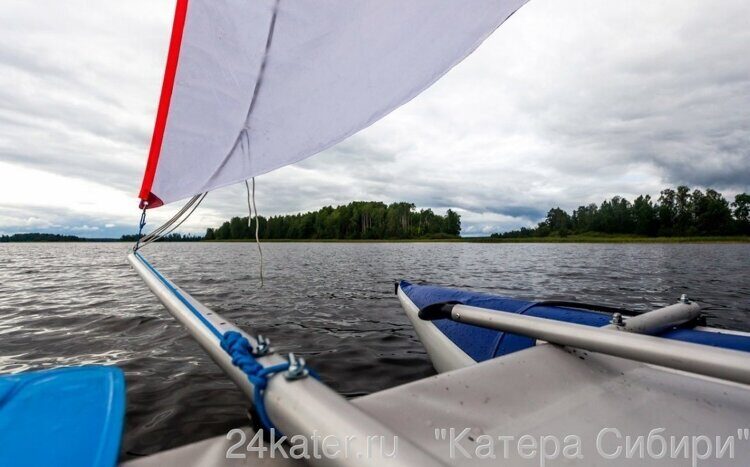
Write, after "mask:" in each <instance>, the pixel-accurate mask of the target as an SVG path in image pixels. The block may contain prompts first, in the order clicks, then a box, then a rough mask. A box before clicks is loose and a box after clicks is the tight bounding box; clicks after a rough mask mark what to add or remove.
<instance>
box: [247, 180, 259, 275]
mask: <svg viewBox="0 0 750 467" xmlns="http://www.w3.org/2000/svg"><path fill="white" fill-rule="evenodd" d="M251 180H252V184H253V188H252V196H251V194H250V186H249V185H248V184H247V180H245V188H247V210H248V211H249V214H248V216H247V226H248V227H252V223H251V219H252V217H253V210H254V211H255V244H256V245H258V254H259V255H260V286H261V287H263V250H262V249H261V247H260V237H259V234H258V233H259V229H260V222H259V220H258V207H257V206H256V205H255V177H253V178H251ZM251 200H252V204H250V203H251Z"/></svg>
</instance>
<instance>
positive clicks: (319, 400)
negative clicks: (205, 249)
mask: <svg viewBox="0 0 750 467" xmlns="http://www.w3.org/2000/svg"><path fill="white" fill-rule="evenodd" d="M128 261H129V262H130V264H131V265H132V266H133V269H135V271H136V272H137V273H138V275H140V276H141V278H142V279H143V281H144V282H145V283H146V285H147V286H148V288H149V289H151V291H152V292H153V294H154V295H155V296H156V298H158V299H159V301H161V303H162V304H163V305H164V306H165V307H166V308H167V310H169V312H170V314H171V315H172V316H173V317H174V318H175V319H176V320H177V321H179V322H180V323H181V324H182V325H184V326H185V328H186V329H187V331H188V332H189V333H190V335H191V336H192V337H193V338H194V339H195V340H196V341H197V342H198V344H200V346H201V347H202V348H203V350H205V351H206V353H208V355H209V356H210V357H211V358H212V359H213V360H214V361H215V362H216V363H217V364H218V365H219V366H220V367H221V369H222V370H223V371H224V372H225V373H226V374H227V376H229V377H230V378H231V379H232V380H233V381H234V382H235V384H237V386H239V388H240V389H241V390H242V391H243V392H244V393H245V394H246V395H247V397H248V398H249V399H250V400H252V399H253V385H252V384H251V383H250V381H249V380H248V379H247V375H245V373H243V372H242V371H241V370H240V369H239V368H237V367H235V366H234V365H233V364H232V361H231V358H230V357H229V355H228V354H227V353H226V352H225V351H224V350H223V349H222V348H221V347H220V345H219V340H218V338H217V337H216V336H215V335H214V334H213V332H212V331H211V330H210V329H209V328H208V327H207V326H206V325H205V324H204V323H203V322H202V321H201V319H205V320H206V321H208V322H209V323H211V325H212V326H214V327H215V328H216V329H217V330H219V331H220V332H221V333H224V332H226V331H229V330H234V331H239V332H242V331H241V330H240V329H239V328H237V327H236V326H234V325H233V324H232V323H231V322H229V321H228V320H226V319H225V318H223V317H222V316H221V315H219V314H217V313H215V312H213V311H211V310H210V309H208V308H206V307H205V306H204V305H203V304H201V303H200V302H198V301H197V300H195V299H194V298H193V297H191V296H190V295H189V294H187V293H185V292H184V291H182V290H181V289H179V288H177V287H176V286H175V285H174V284H172V283H171V282H169V284H170V285H171V286H172V287H175V288H177V290H178V292H179V294H180V295H182V297H183V298H185V299H187V300H188V301H189V302H190V304H191V305H193V306H194V307H195V308H196V309H197V310H198V312H199V313H200V315H201V316H200V317H198V316H196V315H195V313H194V312H193V311H191V310H190V309H189V308H188V307H187V306H186V305H185V304H184V303H183V302H182V301H181V300H180V299H179V297H177V296H176V295H175V294H174V292H173V291H172V290H170V288H169V287H167V286H166V285H165V284H164V282H163V281H162V279H163V280H166V279H164V278H163V276H162V277H161V278H160V277H159V276H157V275H156V274H155V272H154V271H152V270H151V269H150V268H149V267H148V266H147V265H146V263H144V261H142V260H141V259H139V258H138V257H137V256H136V255H134V254H132V253H131V254H129V255H128ZM243 334H244V335H245V336H246V337H248V339H250V341H251V342H252V343H253V345H254V344H255V339H252V338H251V337H250V336H248V335H247V334H245V333H244V332H243ZM283 361H285V360H284V359H282V358H281V357H280V356H279V355H277V354H270V355H268V356H266V357H263V358H261V359H259V362H261V363H262V364H263V365H265V366H268V365H272V364H276V363H280V362H283ZM264 399H265V404H266V409H267V411H268V414H269V415H270V417H271V419H272V420H273V422H274V423H275V424H276V426H278V427H279V429H280V430H281V431H282V432H284V434H286V435H288V436H293V435H302V436H305V437H307V438H308V439H309V440H312V442H317V444H318V446H319V448H318V450H317V451H316V452H317V453H318V454H319V455H318V457H315V456H313V455H312V454H311V457H310V458H309V459H306V461H307V462H311V463H313V464H315V465H321V466H342V467H343V466H373V467H374V466H380V465H389V466H413V465H444V464H443V463H441V462H439V461H438V460H437V459H435V458H434V457H432V456H431V455H430V454H428V453H426V452H425V451H423V450H421V449H420V448H418V447H417V446H416V445H415V444H413V443H412V442H411V441H409V440H408V439H407V438H406V437H404V436H403V435H401V434H397V433H395V432H393V431H392V430H391V429H390V428H388V427H386V426H385V425H383V424H382V423H380V422H379V421H378V420H376V419H374V418H372V417H371V416H369V415H368V414H366V413H364V412H363V411H361V410H360V409H359V408H357V407H356V406H355V405H353V404H351V403H349V402H348V401H347V400H346V399H344V398H343V397H341V396H340V395H339V394H337V393H336V392H334V391H333V390H331V389H330V388H328V387H327V386H325V385H324V384H323V383H321V382H320V381H318V380H316V379H315V378H303V379H299V380H294V381H288V380H287V379H285V378H284V377H283V376H281V375H278V376H276V377H273V378H271V380H270V382H269V384H268V388H267V390H266V393H265V397H264ZM326 437H328V438H327V439H328V440H329V442H328V443H329V444H328V446H329V448H328V451H327V452H329V453H330V452H332V451H333V450H336V449H338V453H339V454H338V455H337V456H326V455H320V453H321V452H322V451H321V449H322V447H321V443H322V440H324V439H326ZM394 437H396V438H397V440H398V441H397V444H396V449H395V455H391V453H392V452H394V450H393V449H394V448H393V440H394ZM316 439H317V441H315V440H316ZM381 441H384V443H383V442H381ZM333 442H336V443H338V446H337V447H330V446H331V443H333ZM381 444H383V445H384V447H383V449H380V445H381ZM307 445H308V446H312V444H311V443H310V442H308V444H307ZM311 450H312V448H311Z"/></svg>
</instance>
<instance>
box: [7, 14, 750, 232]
mask: <svg viewBox="0 0 750 467" xmlns="http://www.w3.org/2000/svg"><path fill="white" fill-rule="evenodd" d="M6 3H7V4H4V6H3V9H4V14H3V16H2V17H1V18H0V162H5V163H8V164H11V166H12V167H17V168H19V170H20V169H21V168H22V169H37V170H40V171H44V172H46V173H51V174H56V175H60V176H62V177H65V178H67V179H69V180H71V182H70V183H84V182H86V183H88V182H94V183H97V184H99V185H101V186H102V193H109V192H110V191H111V192H112V196H110V197H108V199H109V201H107V202H109V203H111V202H113V201H111V200H113V199H115V200H117V201H115V202H116V203H121V204H122V205H119V204H118V205H116V206H110V205H107V206H100V207H99V210H98V211H97V212H96V213H90V212H87V211H85V209H84V207H81V206H79V203H78V202H77V200H75V199H71V200H69V201H65V202H63V200H64V197H65V196H66V192H68V191H69V190H65V189H57V190H56V189H55V188H54V187H51V186H49V187H46V186H42V187H40V188H39V190H46V196H48V197H49V198H50V199H52V198H55V199H58V198H59V199H60V200H61V201H60V203H59V206H56V207H51V208H45V207H40V206H42V203H40V202H35V203H30V202H26V201H24V200H19V199H15V198H13V197H11V198H8V199H0V231H11V230H14V229H28V228H38V229H43V228H50V229H55V228H68V229H71V228H73V227H86V226H88V227H92V226H98V227H99V230H96V231H92V230H86V229H84V230H83V231H81V232H82V233H84V234H86V235H94V236H103V235H104V233H106V234H111V233H112V232H115V231H117V232H123V233H124V232H129V231H130V229H129V228H128V226H129V225H135V223H136V221H137V217H138V212H137V209H136V208H135V205H136V200H135V199H134V198H135V194H136V193H137V190H138V187H139V185H140V177H141V173H142V170H143V167H144V165H145V158H146V152H147V148H148V144H149V139H150V131H151V127H152V125H153V119H154V112H155V109H156V104H157V100H158V95H159V87H160V85H161V73H162V70H163V66H164V57H165V52H166V47H167V41H168V38H169V27H170V24H171V15H172V12H173V4H169V5H163V4H159V5H156V4H154V3H153V2H148V1H146V0H139V1H133V2H119V3H117V2H115V3H113V2H98V3H97V4H96V5H95V6H92V5H91V3H90V2H84V1H83V0H69V1H66V2H53V1H51V0H48V1H41V0H40V1H37V2H33V5H32V4H31V3H29V2H25V1H21V0H7V2H6ZM748 20H750V4H748V3H747V2H746V1H744V0H723V1H722V2H719V3H711V2H705V1H701V0H667V1H662V2H647V3H643V2H640V3H637V4H634V3H632V2H618V1H615V0H606V1H603V0H572V1H568V2H556V1H554V0H535V1H534V2H530V3H529V4H528V5H527V6H525V7H524V8H522V9H521V10H520V11H519V12H518V13H517V14H516V15H514V16H513V17H512V18H511V19H510V20H509V21H508V22H507V23H506V24H505V25H503V27H501V28H500V29H499V30H498V31H497V32H496V33H495V34H494V35H493V37H491V38H490V39H489V40H488V41H487V42H486V43H485V44H484V45H482V46H481V47H480V48H479V49H478V50H477V52H476V53H475V54H474V55H472V56H471V57H469V59H467V60H466V61H465V62H464V63H463V64H461V65H460V66H458V67H457V68H456V69H454V70H453V71H451V72H450V73H449V74H448V75H447V76H446V77H445V78H444V79H442V80H441V81H440V82H438V83H437V84H436V85H435V86H433V87H432V88H431V89H429V90H428V91H426V92H425V93H424V94H423V95H421V96H420V97H418V98H417V99H415V100H414V101H412V102H411V103H409V104H407V105H406V106H404V107H403V108H401V109H399V110H397V111H395V112H394V113H392V114H391V115H390V116H388V117H386V118H385V119H384V120H382V121H381V122H378V123H377V124H375V125H373V126H372V127H371V128H368V129H366V130H364V131H363V132H360V133H359V134H357V135H355V136H354V137H352V138H350V139H348V140H347V141H345V142H343V143H341V144H339V145H338V146H336V147H334V148H331V149H330V150H328V151H325V152H324V153H322V154H320V155H318V156H315V157H313V158H311V159H308V160H306V161H303V162H301V163H299V164H296V165H294V166H292V167H287V168H284V169H281V170H278V171H276V172H273V173H270V174H267V175H264V176H262V177H259V178H258V196H257V198H258V204H259V207H260V209H261V213H262V214H264V215H271V214H279V213H291V212H298V211H305V210H312V209H317V208H319V207H321V206H323V205H328V204H333V205H335V204H340V203H346V202H349V201H352V200H382V201H385V202H394V201H411V202H414V203H415V204H416V205H417V206H419V207H424V208H432V209H435V210H436V211H444V210H445V209H448V208H453V209H457V210H459V211H460V212H461V214H462V216H463V219H464V223H463V225H464V233H466V234H481V233H489V232H492V231H497V230H507V229H511V228H517V227H520V226H524V225H532V224H533V223H535V222H536V221H538V220H539V218H541V217H542V216H543V215H544V213H545V212H546V210H547V209H549V208H550V207H553V206H560V207H563V208H565V209H573V208H575V207H577V206H578V205H581V204H587V203H590V202H597V203H598V202H601V201H602V200H603V199H604V198H606V197H610V196H613V195H616V194H620V195H625V196H627V197H633V196H635V195H637V194H640V193H650V194H652V195H655V194H657V193H658V191H659V190H660V189H661V188H663V187H664V186H665V185H670V184H681V183H685V184H690V185H694V186H700V187H706V186H711V187H714V188H717V189H719V190H724V191H726V192H727V194H730V195H731V194H733V193H735V192H739V191H747V190H749V189H750V73H748V70H750V54H749V53H748V50H750V29H749V28H747V27H746V24H747V22H748ZM19 173H21V172H19ZM24 173H25V172H24ZM29 173H31V172H29ZM1 176H3V175H0V177H1ZM28 176H31V175H28ZM32 182H33V180H32ZM107 190H109V191H107ZM0 193H2V192H0ZM87 206H89V207H90V206H91V205H87ZM174 209H175V208H172V207H166V208H161V209H159V210H156V211H154V212H153V213H151V214H150V216H151V219H152V222H154V223H156V222H158V221H159V219H163V218H166V217H167V216H168V215H169V214H170V213H171V212H172V211H173V210H174ZM246 209H247V208H246V205H245V193H244V187H243V186H235V187H228V188H226V189H222V190H218V191H216V192H215V193H212V194H211V195H210V196H209V197H208V198H207V199H206V202H205V203H204V205H203V206H202V207H201V209H200V210H199V212H198V213H197V214H196V216H195V218H194V219H192V220H191V221H190V222H189V223H187V224H186V226H185V227H186V230H187V231H193V232H198V231H201V230H203V229H204V228H205V227H207V226H210V225H215V224H216V223H218V222H220V221H221V220H223V219H226V218H228V217H230V216H232V215H245V212H246ZM41 219H48V220H50V219H51V220H52V224H49V222H48V223H47V224H44V223H43V222H42V221H41ZM48 224H49V225H48ZM50 225H52V226H50ZM105 225H112V226H113V227H109V228H105V227H104V226H105ZM45 226H46V227H45Z"/></svg>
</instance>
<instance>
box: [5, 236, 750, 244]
mask: <svg viewBox="0 0 750 467" xmlns="http://www.w3.org/2000/svg"><path fill="white" fill-rule="evenodd" d="M4 243H8V244H10V243H13V244H19V243H126V244H127V243H132V241H126V240H119V239H93V238H92V239H80V240H74V241H16V242H14V241H11V242H1V243H0V244H4ZM160 243H255V239H232V240H200V241H177V242H169V241H165V242H160ZM261 243H581V244H584V243H610V244H623V243H653V244H665V243H682V244H685V243H704V244H716V243H750V236H729V237H639V236H616V235H614V236H606V235H601V236H597V235H571V236H568V237H536V238H490V237H463V238H435V239H430V238H413V239H377V240H362V239H349V240H347V239H261Z"/></svg>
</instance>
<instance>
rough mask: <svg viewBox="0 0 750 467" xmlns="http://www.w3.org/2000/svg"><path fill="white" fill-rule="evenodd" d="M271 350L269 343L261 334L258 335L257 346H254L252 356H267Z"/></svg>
mask: <svg viewBox="0 0 750 467" xmlns="http://www.w3.org/2000/svg"><path fill="white" fill-rule="evenodd" d="M270 348H271V341H270V340H268V339H266V338H265V337H263V335H262V334H258V344H257V345H256V346H255V350H254V351H253V356H255V357H262V356H264V355H268V351H269V350H270Z"/></svg>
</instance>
